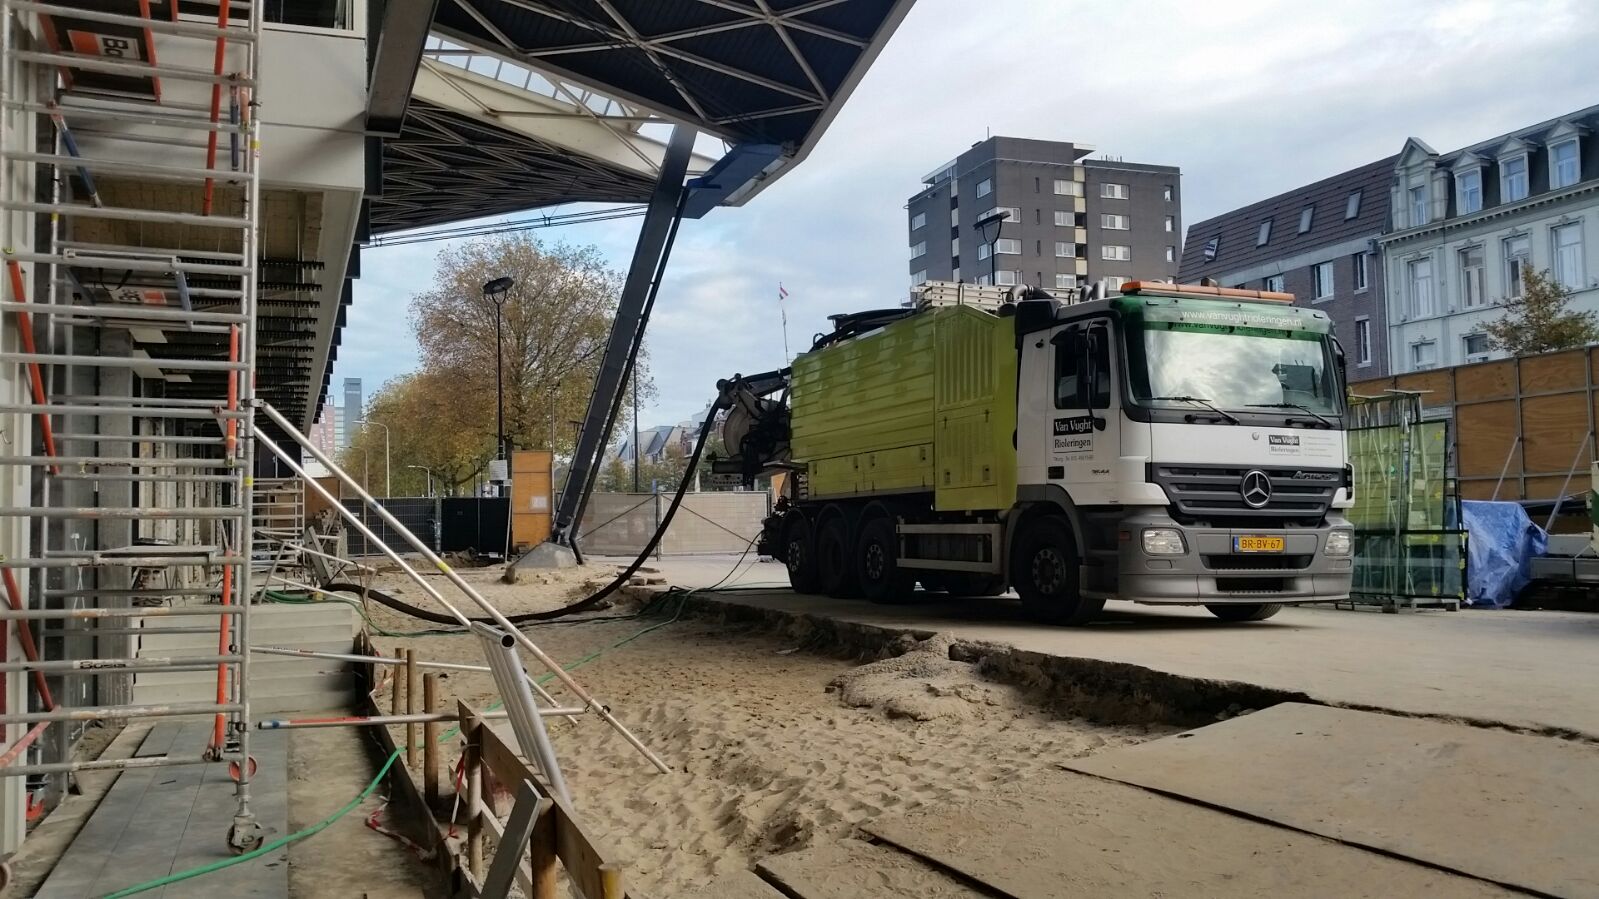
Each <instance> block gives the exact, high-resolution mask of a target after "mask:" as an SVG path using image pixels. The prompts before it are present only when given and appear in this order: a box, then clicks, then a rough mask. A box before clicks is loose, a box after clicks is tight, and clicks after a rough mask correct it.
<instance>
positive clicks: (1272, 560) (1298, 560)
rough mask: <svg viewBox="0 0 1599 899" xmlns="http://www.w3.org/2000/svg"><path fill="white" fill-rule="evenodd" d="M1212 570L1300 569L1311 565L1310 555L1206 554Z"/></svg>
mask: <svg viewBox="0 0 1599 899" xmlns="http://www.w3.org/2000/svg"><path fill="white" fill-rule="evenodd" d="M1204 559H1205V567H1206V568H1209V569H1210V570H1212V571H1298V570H1300V569H1302V568H1309V567H1310V556H1302V555H1301V556H1267V555H1259V554H1254V553H1245V554H1239V555H1215V556H1205V557H1204Z"/></svg>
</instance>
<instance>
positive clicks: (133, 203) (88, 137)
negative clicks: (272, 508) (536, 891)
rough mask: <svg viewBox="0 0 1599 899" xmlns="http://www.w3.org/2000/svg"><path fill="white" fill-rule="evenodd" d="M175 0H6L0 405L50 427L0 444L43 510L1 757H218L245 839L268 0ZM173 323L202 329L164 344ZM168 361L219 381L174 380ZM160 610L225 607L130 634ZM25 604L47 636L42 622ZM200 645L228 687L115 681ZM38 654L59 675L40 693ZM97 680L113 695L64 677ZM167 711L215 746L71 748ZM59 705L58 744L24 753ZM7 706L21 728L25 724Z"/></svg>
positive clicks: (5, 617) (18, 599) (26, 576)
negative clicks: (4, 375) (199, 751)
mask: <svg viewBox="0 0 1599 899" xmlns="http://www.w3.org/2000/svg"><path fill="white" fill-rule="evenodd" d="M170 9H171V10H172V13H173V15H172V18H171V20H170V21H168V20H163V19H157V18H152V17H151V16H150V6H149V5H148V4H145V3H141V2H139V0H62V2H58V3H51V2H38V0H0V117H3V121H4V124H5V125H6V127H5V128H3V129H0V256H3V258H0V262H3V264H4V266H5V269H6V278H5V280H6V283H7V291H6V296H5V297H4V301H3V302H0V321H3V322H4V323H5V327H8V328H9V327H15V328H16V330H17V334H18V344H19V347H20V352H9V351H8V352H0V365H4V366H16V369H15V370H16V371H17V372H18V373H19V377H21V378H25V379H26V382H27V383H28V386H29V388H30V390H29V393H30V394H31V400H32V402H30V403H15V402H12V403H6V404H0V415H5V416H7V417H8V418H9V419H10V420H11V421H16V422H18V423H19V425H25V424H26V423H28V422H31V423H32V425H33V427H34V429H35V431H36V432H37V433H38V434H40V435H41V436H42V437H43V440H42V441H39V444H40V447H41V449H42V451H41V452H37V453H30V452H29V450H30V449H31V448H32V447H30V446H29V444H28V443H26V442H24V441H16V442H13V443H12V445H11V446H10V448H9V453H10V454H9V455H4V456H0V471H3V472H15V471H17V470H18V469H21V470H23V471H25V472H26V477H27V478H28V479H29V480H30V481H31V484H32V488H33V492H34V496H33V497H32V499H33V500H34V501H33V502H31V503H29V504H27V505H22V504H19V503H16V502H13V503H12V504H9V505H6V506H3V507H0V518H5V519H13V520H22V521H26V522H27V527H28V528H29V536H28V538H27V541H28V547H29V549H28V551H27V552H26V553H25V554H23V555H22V556H19V557H6V558H0V571H3V572H4V575H5V586H6V588H7V593H8V599H9V608H8V609H5V610H0V626H15V627H16V628H18V630H19V633H20V634H22V635H26V640H25V641H24V645H25V647H26V652H25V656H26V659H25V661H15V660H6V661H4V662H3V663H0V673H5V672H28V673H31V674H32V676H33V677H34V679H35V682H36V683H37V687H38V688H37V689H36V691H35V693H36V698H35V702H34V703H33V704H32V705H31V706H30V707H29V708H27V709H23V710H17V709H14V708H7V709H6V710H4V712H0V726H3V727H4V733H3V736H4V738H5V739H4V742H5V744H6V751H5V752H4V754H3V755H0V776H19V775H61V774H66V773H70V772H73V771H82V770H101V769H127V768H134V767H153V766H159V765H186V764H199V763H226V764H228V766H229V770H230V772H231V774H232V777H233V780H234V782H235V785H236V786H235V794H236V799H237V809H236V811H235V815H234V819H233V825H232V827H230V828H229V830H228V834H227V841H228V843H229V846H230V847H231V848H232V849H233V850H234V851H237V852H243V851H248V850H249V849H252V848H254V847H255V846H258V845H260V844H261V842H262V839H263V835H262V831H261V829H260V828H259V826H258V825H257V824H256V821H255V817H254V814H253V813H252V811H251V809H250V781H251V769H252V768H253V764H251V760H250V728H249V727H248V726H247V725H248V721H249V708H250V697H249V679H250V671H249V654H248V653H247V652H244V651H242V647H246V646H248V645H249V639H250V637H249V634H250V617H251V616H250V602H249V599H250V596H251V593H252V590H251V565H250V562H251V556H252V550H253V548H254V545H255V542H254V534H253V531H254V524H255V522H254V521H253V518H254V512H253V510H252V501H253V497H254V491H253V490H252V483H251V481H252V478H251V473H252V470H253V467H254V461H255V459H254V445H255V440H254V432H255V428H254V421H253V417H252V415H251V411H250V410H251V409H252V408H253V404H254V397H255V374H256V327H257V284H258V266H259V264H260V263H259V256H260V252H259V251H260V233H259V231H260V221H259V218H260V206H261V184H260V177H259V163H260V159H259V152H258V151H259V143H258V137H257V117H256V115H255V97H254V88H255V84H256V73H257V65H258V52H257V50H258V46H259V42H260V36H261V26H262V8H261V5H260V4H259V3H253V2H251V3H245V2H239V0H235V2H233V3H223V4H219V5H217V6H216V11H215V13H214V15H215V18H214V19H212V20H205V19H203V18H201V17H198V16H193V15H191V16H186V17H185V18H184V19H182V20H179V19H178V17H177V4H170ZM241 13H242V18H241ZM230 17H232V18H231V20H230ZM158 47H159V50H160V52H159V54H158V53H157V49H158ZM173 59H179V60H199V59H208V60H210V61H211V65H207V66H197V65H178V64H174V63H173V62H171V60H173ZM207 99H208V100H209V102H207ZM17 123H24V124H28V125H30V127H26V128H22V127H14V126H15V125H16V124H17ZM35 134H38V135H44V136H45V138H41V139H35ZM47 144H48V149H46V145H47ZM168 334H172V335H186V336H192V338H194V339H198V340H200V341H210V343H209V344H207V345H206V349H205V350H204V351H202V352H198V353H196V352H195V351H193V350H192V347H193V346H194V343H193V342H192V340H191V342H187V343H183V344H181V345H180V346H181V347H185V348H191V349H187V350H168V349H162V350H158V352H157V353H156V354H152V352H151V351H150V350H151V349H158V348H159V347H160V346H162V345H164V344H166V343H167V341H166V335H168ZM90 341H93V343H92V345H91V344H90ZM146 347H148V348H149V349H146ZM207 353H209V354H210V355H207ZM107 373H113V374H107ZM85 384H87V385H88V386H87V389H85V386H83V385H85ZM170 384H186V385H190V386H191V387H196V386H198V385H200V384H204V385H207V386H206V387H205V388H203V389H201V390H199V393H200V395H199V396H195V395H194V393H189V394H186V397H185V398H178V397H168V396H167V395H166V394H167V385H170ZM213 389H214V394H213V393H212V392H211V391H212V390H213ZM18 433H27V431H26V430H25V428H21V429H19V430H18ZM106 494H110V495H111V498H110V499H107V496H106ZM85 499H87V501H85ZM108 524H114V525H117V527H116V528H115V529H107V525H108ZM118 533H122V534H126V535H127V538H128V539H126V540H120V539H118V537H117V535H118ZM85 535H88V536H85ZM296 536H297V534H296ZM108 542H109V543H113V544H115V545H109V546H108V545H106V544H107V543H108ZM151 603H154V604H157V605H153V606H152V605H149V604H151ZM188 603H193V604H188ZM202 603H210V604H202ZM167 604H170V605H167ZM166 617H179V618H184V619H186V620H191V621H200V622H202V626H201V627H198V628H192V627H190V628H174V629H160V630H178V631H183V632H194V631H196V630H200V631H204V632H210V633H215V634H216V635H217V652H216V654H215V655H207V656H200V657H194V658H182V659H177V658H156V657H151V656H148V655H141V654H139V653H138V652H137V650H136V648H135V647H136V641H137V639H138V637H139V635H141V634H147V633H154V632H156V631H155V630H152V629H148V628H145V627H143V624H144V622H145V621H146V620H147V619H150V618H166ZM34 626H40V627H45V628H47V629H46V630H44V631H42V633H41V634H40V636H42V637H44V638H45V639H47V640H51V641H53V642H54V643H55V645H56V646H57V647H59V649H58V650H57V651H56V652H54V653H51V652H49V651H48V650H47V649H46V645H40V644H39V643H36V642H35V641H34V640H33V632H32V628H33V627H34ZM118 646H121V647H124V651H123V652H121V653H118V652H115V651H114V650H115V648H116V647H118ZM195 669H200V670H211V669H215V671H216V673H217V689H216V698H215V701H214V702H202V703H176V704H151V703H137V702H132V701H121V700H128V699H130V698H131V694H132V690H131V684H130V683H129V679H130V678H129V676H130V675H132V674H134V673H136V672H139V671H148V670H168V671H171V670H195ZM47 676H54V677H56V678H59V680H58V681H57V683H58V685H61V686H64V687H65V689H61V690H57V691H56V692H54V693H52V692H51V691H50V690H49V689H48V688H47V679H46V678H47ZM84 679H93V683H92V684H90V685H88V686H86V685H85V682H84ZM101 696H106V698H108V699H112V700H118V701H108V702H102V701H87V702H86V701H75V700H83V699H85V698H89V697H93V698H94V699H96V700H98V699H99V698H101ZM58 698H60V699H64V700H65V701H64V702H59V703H58V702H57V699H58ZM170 715H206V716H211V717H212V718H213V720H214V729H213V735H212V739H211V742H210V746H209V747H208V749H207V750H206V752H205V753H204V754H203V755H202V756H199V757H193V758H189V757H183V758H177V757H173V758H160V759H156V758H147V759H128V760H107V761H96V762H73V761H71V760H70V759H69V757H68V750H69V749H70V741H71V735H70V731H69V727H70V723H71V722H88V721H92V720H126V719H132V718H145V717H158V716H170ZM52 724H54V725H55V726H56V727H57V731H58V743H57V744H56V745H57V751H56V755H57V756H59V760H58V761H55V762H43V763H37V762H36V763H31V764H30V763H24V764H18V763H17V762H18V761H19V760H21V759H23V758H24V754H25V753H26V751H27V747H28V746H30V745H33V744H36V742H37V741H38V738H39V736H40V735H41V734H42V733H43V732H44V730H45V729H46V728H48V727H50V726H51V725H52ZM12 725H32V728H31V729H30V730H28V731H27V733H26V734H24V735H23V736H21V737H20V738H15V739H14V738H13V737H14V730H13V728H12Z"/></svg>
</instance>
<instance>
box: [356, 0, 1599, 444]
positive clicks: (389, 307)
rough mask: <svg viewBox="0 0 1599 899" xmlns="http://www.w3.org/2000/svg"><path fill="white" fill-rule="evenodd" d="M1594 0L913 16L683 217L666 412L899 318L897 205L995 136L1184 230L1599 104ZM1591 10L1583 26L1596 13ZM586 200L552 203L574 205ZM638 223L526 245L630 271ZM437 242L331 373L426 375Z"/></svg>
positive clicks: (1060, 1) (672, 418)
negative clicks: (821, 130) (704, 204)
mask: <svg viewBox="0 0 1599 899" xmlns="http://www.w3.org/2000/svg"><path fill="white" fill-rule="evenodd" d="M1594 11H1595V10H1594V7H1593V0H1536V2H1522V0H1505V2H1486V0H1455V2H1445V0H1324V2H1321V3H1306V2H1302V0H1292V2H1270V0H1212V2H1210V3H1194V2H1192V0H1183V2H1176V0H1119V2H1118V0H1097V2H1094V0H1073V2H1066V0H982V2H978V0H919V2H917V4H916V5H915V6H914V7H913V8H912V9H911V11H910V14H909V15H908V16H907V17H906V18H905V21H904V22H903V23H902V24H901V26H900V28H899V30H898V31H897V32H896V33H895V35H894V36H893V37H892V39H891V40H890V41H889V43H888V46H887V47H886V48H885V49H884V50H883V52H882V53H881V54H880V55H879V56H878V58H877V60H876V62H875V63H874V64H873V66H872V68H871V69H870V70H869V71H868V72H867V74H866V76H865V78H864V79H863V80H862V81H861V83H860V84H859V86H858V87H857V88H856V90H855V93H854V94H853V95H852V96H851V97H850V98H849V100H848V102H847V103H846V104H845V106H844V108H843V110H842V111H841V112H840V113H839V115H838V116H837V118H835V119H834V121H833V123H832V125H831V126H830V127H829V128H828V130H827V132H826V134H825V135H824V136H823V137H822V139H821V141H820V143H819V144H818V146H817V147H816V149H815V150H814V151H813V152H812V153H811V155H810V156H809V158H807V159H806V160H805V161H804V162H803V163H801V164H800V165H799V166H797V167H796V168H794V169H793V170H791V171H790V172H789V173H788V174H786V175H784V176H783V177H782V178H781V179H779V180H778V181H777V182H776V183H775V184H773V185H772V186H770V187H768V188H767V189H766V190H765V191H763V192H762V193H761V194H759V195H758V196H756V197H755V198H754V199H753V200H751V201H750V202H749V203H748V204H747V205H745V206H743V207H740V208H724V209H718V210H715V211H713V212H711V213H710V214H709V215H707V216H706V217H705V218H703V219H700V220H697V221H688V222H685V223H684V224H683V226H682V228H681V230H680V232H679V235H678V239H677V245H676V248H675V249H674V251H673V254H672V258H671V261H670V263H669V266H668V269H667V275H666V278H665V281H664V283H663V285H662V288H661V291H660V296H659V298H658V300H657V302H656V307H655V312H654V316H653V318H652V320H651V322H650V326H649V332H648V335H647V344H648V346H649V351H650V357H651V366H652V370H653V372H654V376H655V380H656V385H657V387H658V397H657V399H656V401H655V402H654V404H653V406H652V407H651V408H648V409H646V410H645V411H644V412H643V413H642V414H641V415H640V419H641V420H642V422H643V424H645V425H646V426H648V425H654V424H673V423H677V422H679V421H683V420H686V419H688V418H690V417H691V416H694V415H697V414H699V413H700V412H701V411H702V410H703V409H704V408H705V405H706V403H707V402H708V401H709V400H710V399H711V398H712V396H713V395H714V394H715V390H716V381H717V379H719V378H725V377H729V376H731V375H733V374H734V373H739V372H742V373H753V372H759V371H766V370H769V369H772V368H777V367H779V366H781V365H782V364H783V362H784V350H783V329H782V320H781V312H782V310H781V309H780V307H779V305H778V300H777V286H778V284H779V283H781V284H782V285H783V286H784V287H785V288H786V289H787V290H788V292H789V296H788V299H787V300H786V301H784V306H785V307H786V310H787V314H788V344H789V347H790V348H791V349H792V350H794V351H798V350H799V349H801V348H803V347H805V346H808V345H809V341H810V339H811V337H812V336H813V335H814V334H815V333H817V332H820V331H824V330H827V316H828V315H831V314H834V313H840V312H854V311H859V310H862V309H870V308H883V307H891V306H896V305H898V304H899V303H900V302H901V300H903V299H904V297H905V296H906V292H907V290H908V287H909V280H908V279H909V268H908V265H907V263H908V261H909V260H908V258H907V248H908V244H909V241H908V240H907V222H906V215H905V209H904V206H905V201H906V200H907V199H908V198H909V197H910V196H911V195H912V194H914V193H916V192H917V190H919V189H920V186H921V184H920V179H921V178H922V176H923V175H925V174H927V173H928V172H930V171H932V170H933V169H935V168H936V167H938V166H939V165H940V164H942V163H945V162H948V161H949V160H950V159H953V158H954V157H955V156H956V155H958V154H959V153H960V152H961V151H962V150H964V149H966V148H967V147H969V146H970V145H971V144H973V143H976V142H978V141H980V140H983V139H984V138H985V137H986V136H987V135H989V134H1003V135H1006V136H1011V137H1029V138H1038V139H1044V140H1068V141H1075V142H1078V143H1081V144H1091V145H1094V146H1096V147H1098V148H1099V154H1100V155H1111V156H1120V157H1121V158H1122V159H1124V160H1126V161H1128V162H1141V163H1152V164H1161V165H1176V166H1180V167H1181V169H1182V173H1183V175H1182V179H1183V180H1182V200H1183V210H1182V213H1183V220H1184V222H1185V223H1193V222H1198V221H1202V220H1204V219H1206V218H1209V217H1211V216H1214V215H1217V214H1220V213H1222V212H1226V211H1227V210H1229V209H1233V208H1236V207H1238V206H1243V205H1247V204H1248V203H1251V202H1254V201H1256V200H1261V199H1264V198H1266V197H1269V196H1272V195H1274V194H1277V193H1281V192H1283V191H1286V190H1290V189H1292V188H1294V187H1297V186H1299V185H1302V184H1307V183H1309V182H1312V181H1315V180H1318V179H1321V178H1325V177H1327V176H1329V175H1333V174H1337V173H1338V172H1341V171H1344V170H1346V169H1350V168H1354V167H1356V166H1359V165H1362V164H1365V163H1368V162H1371V161H1373V160H1376V159H1380V158H1383V157H1384V156H1388V155H1391V154H1394V153H1397V152H1398V151H1399V149H1400V148H1401V146H1402V145H1403V144H1404V142H1405V139H1406V138H1407V137H1411V136H1414V137H1419V138H1421V139H1422V140H1424V141H1426V142H1427V143H1428V144H1430V145H1431V146H1432V147H1433V148H1434V149H1436V150H1438V151H1440V152H1447V151H1449V150H1452V149H1455V148H1457V147H1461V146H1465V145H1467V144H1471V143H1475V142H1477V141H1480V140H1485V139H1487V138H1491V137H1493V136H1495V135H1498V134H1501V133H1503V132H1507V131H1511V130H1514V129H1516V128H1520V127H1523V126H1526V125H1531V124H1535V123H1537V122H1540V121H1543V120H1545V119H1550V118H1555V117H1557V116H1560V115H1563V114H1565V113H1568V112H1572V111H1575V110H1578V109H1582V108H1584V107H1587V106H1591V105H1594V104H1596V103H1599V79H1596V78H1595V77H1594V76H1593V68H1592V60H1593V58H1594V57H1593V54H1594V48H1595V47H1596V46H1599V16H1596V15H1593V12H1594ZM1585 13H1586V14H1585ZM580 208H582V207H577V206H568V207H561V208H560V209H559V210H548V211H560V212H570V211H575V210H577V209H580ZM639 221H640V220H639V219H636V218H634V219H622V220H618V221H614V222H605V223H598V224H586V225H578V226H571V227H563V228H557V229H549V230H541V231H538V232H535V233H536V234H537V235H538V236H539V237H540V239H544V240H550V241H555V240H565V241H567V242H570V243H576V244H593V245H595V246H597V247H599V248H600V250H601V251H602V252H603V253H604V254H605V255H606V256H607V257H608V258H609V259H610V260H611V262H612V265H613V266H614V267H615V268H616V269H618V270H623V269H625V267H626V265H627V262H628V259H629V257H630V255H631V253H632V248H633V242H634V239H635V237H636V234H637V230H638V224H639ZM443 246H444V245H443V244H413V245H410V246H402V247H389V248H375V249H368V250H366V251H364V253H363V255H362V272H363V275H362V277H361V279H360V280H358V281H357V282H356V284H355V298H354V303H353V305H352V307H351V309H350V317H349V324H348V326H347V327H346V328H345V331H344V338H343V346H342V347H341V348H340V351H339V359H338V362H337V363H336V366H335V369H334V378H333V382H332V383H333V385H334V388H333V390H334V392H335V393H337V392H338V390H339V386H338V385H341V384H342V383H343V379H344V378H346V377H359V378H361V379H363V381H364V385H365V389H366V391H367V392H368V393H369V394H370V393H371V391H372V390H373V389H375V388H376V387H377V386H378V385H379V384H381V383H382V382H383V381H385V380H387V379H389V378H391V377H394V376H396V375H400V374H403V373H405V372H407V371H410V370H412V369H413V368H415V367H416V366H417V364H418V360H417V352H416V343H415V340H414V338H413V337H412V334H411V330H410V326H409V323H408V320H407V316H406V314H405V313H406V309H407V306H408V304H409V301H410V298H411V296H412V295H413V294H415V293H417V292H420V291H422V290H424V289H426V287H427V286H428V285H429V284H430V283H431V281H432V277H433V271H434V260H435V258H436V256H437V254H438V252H439V251H440V250H441V249H442V248H443Z"/></svg>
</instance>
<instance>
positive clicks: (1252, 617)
mask: <svg viewBox="0 0 1599 899" xmlns="http://www.w3.org/2000/svg"><path fill="white" fill-rule="evenodd" d="M1205 608H1207V609H1209V610H1210V614H1212V615H1215V616H1216V617H1217V618H1220V619H1221V620H1223V621H1265V620H1266V619H1267V618H1270V617H1271V616H1273V615H1275V614H1277V613H1278V612H1281V611H1282V610H1283V604H1282V603H1280V602H1259V603H1217V604H1215V605H1213V606H1206V607H1205Z"/></svg>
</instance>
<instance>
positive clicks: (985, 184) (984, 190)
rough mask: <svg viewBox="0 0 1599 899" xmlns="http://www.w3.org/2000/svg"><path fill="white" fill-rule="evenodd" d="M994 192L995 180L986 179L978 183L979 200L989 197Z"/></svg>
mask: <svg viewBox="0 0 1599 899" xmlns="http://www.w3.org/2000/svg"><path fill="white" fill-rule="evenodd" d="M993 192H994V180H993V179H992V178H984V179H983V180H981V181H979V182H977V196H978V199H981V198H983V197H986V196H988V195H989V194H991V193H993Z"/></svg>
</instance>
